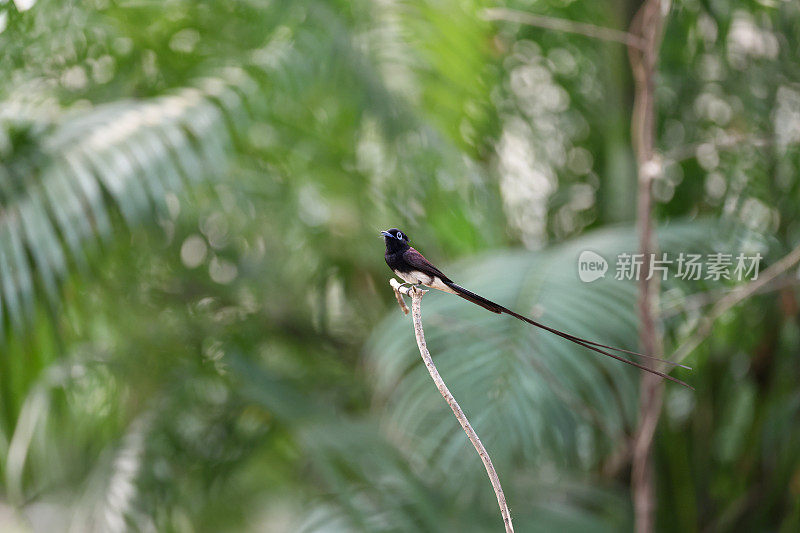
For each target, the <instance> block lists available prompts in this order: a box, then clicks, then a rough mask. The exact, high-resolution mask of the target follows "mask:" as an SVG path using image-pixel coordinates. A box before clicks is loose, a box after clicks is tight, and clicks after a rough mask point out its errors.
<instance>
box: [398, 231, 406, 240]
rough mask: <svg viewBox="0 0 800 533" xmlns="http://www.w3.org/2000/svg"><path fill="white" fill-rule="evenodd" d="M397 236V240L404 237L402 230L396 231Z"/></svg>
mask: <svg viewBox="0 0 800 533" xmlns="http://www.w3.org/2000/svg"><path fill="white" fill-rule="evenodd" d="M397 238H398V239H399V240H401V241H402V240H403V239H405V238H406V237H405V235H403V232H402V231H398V232H397Z"/></svg>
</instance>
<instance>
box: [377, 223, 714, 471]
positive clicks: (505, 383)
mask: <svg viewBox="0 0 800 533" xmlns="http://www.w3.org/2000/svg"><path fill="white" fill-rule="evenodd" d="M678 246H680V247H681V248H680V249H681V250H685V249H693V250H703V249H705V247H706V246H707V230H704V229H702V224H694V225H692V226H688V225H683V226H680V225H676V226H671V227H669V228H665V229H664V231H662V233H661V247H662V248H663V250H664V251H670V250H676V249H677V247H678ZM583 250H595V251H598V252H599V253H601V255H603V256H604V257H605V258H606V259H607V260H608V261H609V262H610V265H611V266H610V270H609V271H608V272H607V273H606V275H605V278H604V279H600V280H597V281H595V282H593V283H590V284H585V283H582V282H581V281H580V280H579V279H578V276H577V258H578V255H579V254H580V252H581V251H583ZM635 250H636V239H635V234H634V232H633V231H632V230H630V229H619V230H614V231H605V232H600V233H595V234H592V235H589V236H587V237H585V238H581V239H577V240H575V241H571V242H569V243H567V244H564V245H561V246H558V247H555V248H553V249H551V250H546V251H543V252H535V253H531V252H501V253H496V254H492V255H491V256H489V257H486V258H483V259H472V260H471V261H470V266H469V267H468V268H461V269H459V268H456V269H455V271H456V272H457V275H454V276H453V278H454V279H455V280H457V281H458V282H459V283H460V284H463V285H464V286H466V287H468V288H470V289H471V290H474V291H475V292H477V293H479V294H481V295H484V296H486V297H488V298H490V299H492V300H494V301H497V302H500V303H502V304H503V305H506V306H507V307H509V308H510V309H513V310H516V311H517V312H520V313H522V314H527V315H529V316H533V317H536V318H537V320H539V321H541V322H543V323H545V324H547V325H550V326H552V327H555V328H558V329H561V330H563V331H567V332H570V333H572V334H575V335H578V336H581V337H584V338H588V339H592V340H597V341H599V342H604V343H610V344H612V345H616V346H620V347H627V348H632V349H635V347H636V346H637V321H636V312H635V309H636V306H635V303H636V294H637V291H636V284H635V283H633V282H630V281H627V282H626V281H617V280H615V279H613V278H614V266H613V259H614V258H615V257H616V256H617V254H619V253H621V252H628V253H631V252H633V253H635ZM498 273H502V275H501V276H498ZM462 282H463V283H462ZM423 307H424V311H423V321H424V323H425V325H426V337H427V339H428V343H429V348H430V350H431V353H432V354H433V355H434V357H435V358H436V361H437V364H438V365H439V369H440V372H441V373H442V375H443V376H444V378H445V380H446V381H447V383H448V384H449V386H450V388H451V390H452V391H453V394H454V395H455V396H456V397H457V398H460V400H461V401H462V406H463V407H464V410H465V412H466V413H467V414H468V416H469V417H470V418H471V420H472V422H473V424H474V426H475V428H476V431H478V433H479V434H480V435H481V438H482V439H483V440H484V442H485V443H486V446H487V448H488V449H489V450H491V453H492V455H493V457H495V456H496V457H497V458H498V459H495V463H496V464H498V465H500V466H499V468H501V469H502V467H503V465H506V468H512V467H511V464H513V463H514V462H515V460H516V459H515V458H521V459H522V460H523V462H524V463H525V464H539V465H542V464H546V463H548V462H553V461H555V462H557V463H558V462H561V463H564V462H566V463H567V465H566V466H569V465H572V466H580V467H583V468H588V467H593V466H596V465H597V462H598V461H599V460H600V459H601V458H602V457H604V456H606V455H607V453H608V452H609V450H610V449H611V448H612V447H613V446H614V443H616V442H618V441H619V440H620V439H622V438H623V437H624V436H625V434H626V433H627V432H629V431H630V430H631V429H632V428H633V427H634V423H635V417H636V412H637V408H636V406H637V401H638V400H637V394H638V393H637V380H636V377H637V374H636V372H635V371H632V370H631V369H629V368H626V367H625V366H623V365H621V364H620V363H618V362H616V361H613V360H611V359H609V358H605V357H603V356H597V354H594V353H593V352H590V351H588V350H584V349H583V348H581V347H578V346H575V345H573V344H572V343H569V342H566V341H564V340H563V339H561V338H559V337H556V336H555V335H551V334H549V333H546V332H542V331H537V330H536V329H535V328H532V327H530V326H529V325H527V324H525V323H523V322H520V321H517V320H515V319H513V318H510V317H508V318H507V317H505V316H502V317H498V316H493V315H491V314H489V313H486V311H484V310H482V309H480V308H478V307H476V306H470V305H469V304H467V303H465V302H463V301H462V300H460V299H458V298H454V297H452V296H449V295H439V294H437V293H435V292H434V293H433V294H430V295H428V297H427V298H426V299H425V302H424V305H423ZM412 333H413V332H412V331H411V328H410V327H409V324H408V323H407V321H406V320H402V319H401V317H399V316H398V315H396V314H395V313H394V312H393V313H392V315H391V316H390V317H389V318H387V319H386V320H385V321H384V323H383V325H382V326H381V327H379V328H378V329H377V330H376V333H375V334H374V336H373V338H372V339H371V342H370V344H369V350H368V353H369V362H370V366H371V368H372V369H373V373H374V377H375V388H376V391H377V393H378V395H379V397H381V398H384V399H385V403H386V405H385V409H386V412H387V414H386V423H387V424H389V425H390V427H395V428H397V429H396V431H397V432H396V438H397V440H398V442H399V443H400V444H401V445H402V446H403V448H404V449H407V450H409V453H411V454H413V455H415V456H417V457H418V458H419V460H420V461H423V462H424V463H425V464H435V465H436V468H437V469H441V471H442V472H450V473H452V472H454V471H460V470H461V469H463V468H465V467H464V466H463V465H464V463H465V462H466V463H468V462H469V460H468V455H469V453H470V450H469V449H468V443H466V441H465V439H464V436H463V434H462V433H461V431H460V429H459V428H458V427H457V425H456V424H454V423H453V420H452V415H451V413H450V412H449V410H448V409H447V406H446V405H445V404H444V402H442V401H441V398H440V397H439V396H438V393H437V391H436V389H435V388H434V387H433V386H431V383H430V378H429V376H428V374H427V372H426V371H425V369H424V368H423V367H422V366H421V365H419V364H418V360H419V354H418V353H417V349H416V345H415V343H414V340H413V334H412ZM682 377H683V376H682ZM501 475H502V474H501Z"/></svg>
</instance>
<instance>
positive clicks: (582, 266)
mask: <svg viewBox="0 0 800 533" xmlns="http://www.w3.org/2000/svg"><path fill="white" fill-rule="evenodd" d="M607 270H608V261H606V260H605V258H604V257H603V256H602V255H600V254H596V253H594V252H593V251H591V250H584V251H582V252H581V255H579V256H578V277H579V278H581V281H582V282H584V283H591V282H592V281H595V280H597V279H600V278H604V277H605V276H606V271H607Z"/></svg>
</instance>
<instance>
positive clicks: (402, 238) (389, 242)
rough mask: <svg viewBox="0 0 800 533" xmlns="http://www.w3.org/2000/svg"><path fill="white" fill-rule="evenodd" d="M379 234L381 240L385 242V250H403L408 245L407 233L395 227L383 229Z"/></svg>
mask: <svg viewBox="0 0 800 533" xmlns="http://www.w3.org/2000/svg"><path fill="white" fill-rule="evenodd" d="M381 236H382V237H383V242H384V243H386V251H387V252H394V251H398V250H405V249H407V248H408V247H409V246H410V245H409V244H408V235H406V234H405V233H403V232H402V231H400V230H399V229H397V228H392V229H387V230H384V231H382V232H381Z"/></svg>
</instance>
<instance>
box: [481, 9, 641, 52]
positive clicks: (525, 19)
mask: <svg viewBox="0 0 800 533" xmlns="http://www.w3.org/2000/svg"><path fill="white" fill-rule="evenodd" d="M481 16H482V17H483V19H484V20H502V21H505V22H516V23H518V24H526V25H528V26H536V27H537V28H544V29H547V30H555V31H563V32H566V33H575V34H578V35H583V36H584V37H591V38H593V39H601V40H603V41H611V42H615V43H621V44H624V45H626V46H632V47H634V48H640V49H642V48H643V47H644V40H643V39H641V38H640V37H637V36H636V35H633V34H632V33H628V32H625V31H620V30H615V29H612V28H605V27H603V26H595V25H594V24H588V23H586V22H575V21H573V20H567V19H562V18H556V17H547V16H545V15H534V14H533V13H528V12H525V11H517V10H516V9H508V8H505V7H492V8H487V9H484V10H483V11H482V13H481Z"/></svg>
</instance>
